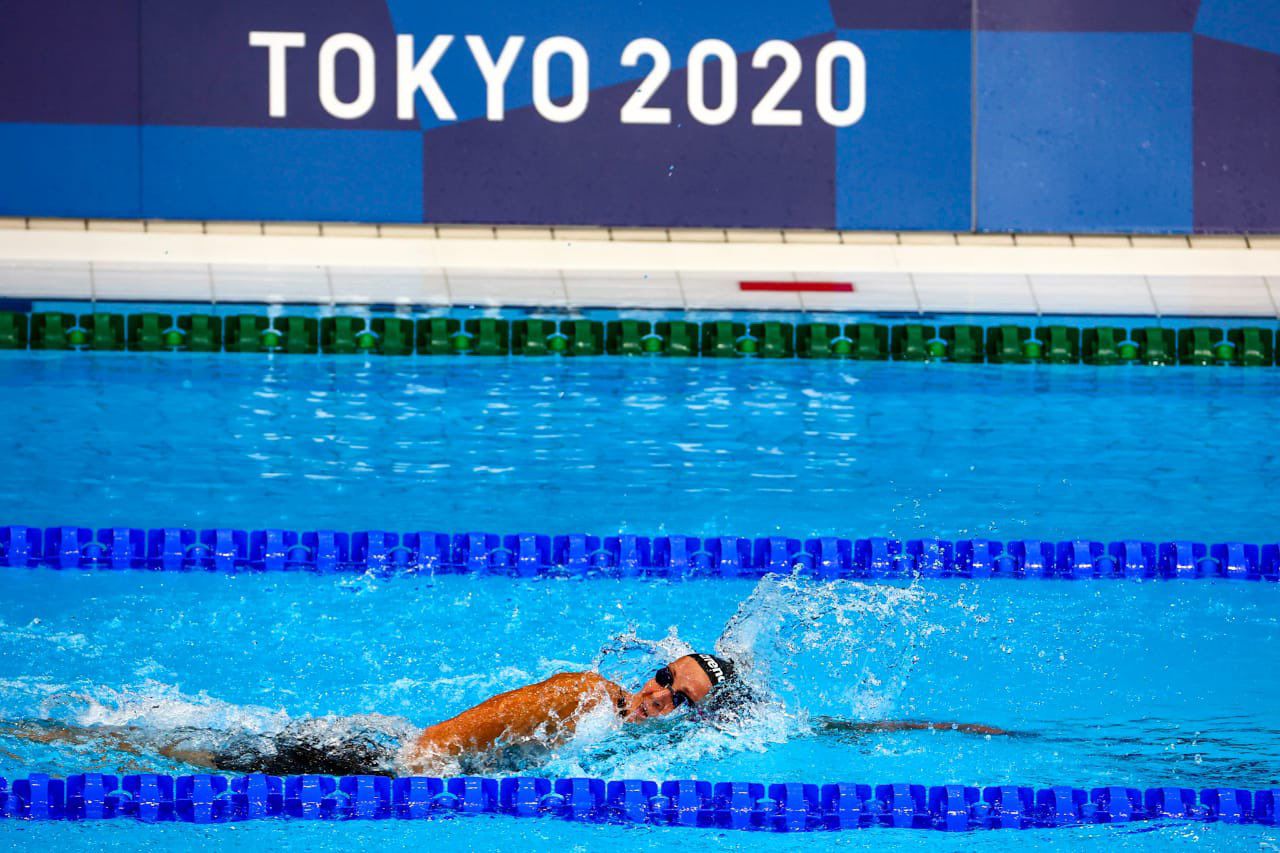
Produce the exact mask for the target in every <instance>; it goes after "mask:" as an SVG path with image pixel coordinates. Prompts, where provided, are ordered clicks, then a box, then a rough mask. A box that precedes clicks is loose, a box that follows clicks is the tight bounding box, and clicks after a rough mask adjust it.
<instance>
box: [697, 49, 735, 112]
mask: <svg viewBox="0 0 1280 853" xmlns="http://www.w3.org/2000/svg"><path fill="white" fill-rule="evenodd" d="M708 59H718V60H720V106H718V107H716V108H715V109H712V108H711V107H708V106H707V92H706V82H705V80H704V79H703V78H704V77H705V76H706V70H707V60H708ZM737 111H738V57H737V55H736V54H735V53H734V52H733V48H732V47H730V46H729V45H728V44H727V43H726V42H723V41H720V39H703V40H702V41H700V42H698V43H697V44H695V45H694V46H693V48H692V49H691V50H690V51H689V114H690V115H692V116H693V117H694V118H695V119H697V120H698V121H700V122H702V123H703V124H711V125H716V124H724V123H725V122H727V121H728V120H729V119H731V118H733V114H734V113H735V112H737Z"/></svg>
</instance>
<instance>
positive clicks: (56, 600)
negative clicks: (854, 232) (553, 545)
mask: <svg viewBox="0 0 1280 853" xmlns="http://www.w3.org/2000/svg"><path fill="white" fill-rule="evenodd" d="M1277 391H1280V379H1278V378H1276V376H1275V374H1274V373H1273V372H1272V371H1256V372H1254V371H1244V370H1214V369H1202V370H1198V369H1165V370H1156V369H1145V368H1123V369H1120V368H1110V369H1091V368H1086V367H1070V368H1044V367H1037V368H1014V367H1003V368H1002V367H998V366H972V367H968V366H958V365H910V364H849V363H839V364H836V363H810V362H800V361H797V362H783V363H776V362H775V363H762V362H734V363H722V362H711V361H683V360H661V359H654V360H648V359H639V360H630V359H628V360H618V359H581V360H560V359H546V360H520V359H465V358H461V359H454V358H443V359H409V360H390V359H372V360H369V361H365V360H364V359H362V358H346V359H342V358H325V357H305V358H287V357H280V358H269V357H257V356H247V357H244V356H230V355H219V356H207V357H206V356H189V355H181V356H175V355H156V356H149V355H141V354H121V355H112V354H93V355H88V354H39V353H21V354H3V355H2V356H0V393H3V394H4V396H5V398H6V400H9V401H11V402H12V404H11V405H6V406H4V407H2V408H0V435H5V436H8V437H11V447H10V457H9V460H8V464H7V466H6V475H5V476H4V477H2V478H0V523H5V524H8V523H21V524H31V525H54V524H60V523H76V524H85V525H88V526H95V527H96V526H110V525H116V524H119V525H130V526H137V527H151V526H162V525H188V526H212V525H220V526H231V527H269V526H282V527H292V528H315V527H326V526H329V527H337V528H339V529H352V530H354V529H361V528H382V529H391V530H400V529H439V530H465V529H482V530H494V531H503V532H506V531H516V530H524V529H531V530H538V531H543V532H575V531H589V532H593V533H600V534H605V533H614V532H618V531H627V532H635V533H645V534H657V533H663V532H668V533H687V534H691V535H705V534H716V535H724V534H730V533H732V534H741V535H762V534H767V533H772V532H781V533H785V534H788V535H794V536H807V535H845V536H866V535H877V534H883V535H892V536H900V537H906V536H909V535H914V534H922V535H928V536H943V537H963V536H970V535H979V534H981V535H990V536H992V537H994V538H1016V537H1022V536H1028V537H1041V538H1046V539H1056V538H1069V537H1077V536H1086V537H1092V538H1097V539H1103V540H1106V539H1109V538H1120V537H1132V536H1138V537H1142V538H1146V539H1166V538H1170V539H1171V538H1189V539H1200V540H1213V541H1225V540H1228V539H1240V540H1244V541H1255V542H1263V541H1275V540H1276V538H1277V531H1276V529H1275V512H1274V509H1273V503H1272V502H1270V501H1269V499H1270V497H1271V496H1272V495H1273V494H1274V490H1275V484H1276V483H1277V482H1280V460H1277V458H1276V454H1275V452H1274V449H1273V446H1274V440H1273V438H1272V432H1271V430H1270V429H1269V427H1268V420H1267V415H1268V413H1269V411H1270V409H1272V408H1274V403H1273V402H1272V401H1273V400H1274V399H1275V397H1276V392H1277ZM0 581H2V582H3V589H4V595H3V596H0V711H2V712H3V713H2V715H0V716H2V718H3V719H4V720H7V721H13V720H19V719H25V718H45V719H54V720H59V721H64V722H75V723H79V724H104V725H130V726H135V727H138V728H139V729H141V730H143V731H146V732H149V733H152V734H153V735H154V736H155V737H156V738H157V739H159V738H164V737H169V736H170V735H172V734H173V733H175V732H179V733H182V734H183V736H185V737H189V738H193V739H195V741H196V742H202V741H201V739H206V740H207V739H208V738H211V737H214V735H211V734H209V730H219V731H223V730H236V731H238V730H247V731H271V730H274V729H277V728H279V727H281V726H282V725H283V724H284V723H285V722H287V721H288V720H290V719H295V718H298V717H301V716H306V715H322V714H341V715H346V714H365V713H379V714H383V715H387V716H389V717H394V718H397V719H402V720H404V721H407V723H406V724H412V725H424V724H427V723H430V722H434V721H436V720H438V719H441V718H444V717H446V716H449V715H451V714H453V713H456V712H457V711H460V710H462V709H463V708H465V707H468V706H469V705H471V704H474V703H475V702H477V701H480V700H482V699H483V698H485V697H487V696H489V695H491V694H493V693H495V692H498V691H501V690H506V689H510V688H513V687H516V686H518V685H520V684H524V683H527V682H529V681H532V680H536V679H539V678H542V677H545V676H547V675H549V674H551V673H554V672H556V671H561V670H565V669H581V668H586V667H590V666H599V667H600V669H601V671H602V672H604V674H606V675H608V676H610V677H612V678H615V679H616V680H618V681H620V682H621V683H624V684H626V685H628V686H630V685H634V684H636V683H637V682H638V681H639V680H641V679H642V678H643V676H644V675H645V673H647V672H651V671H652V668H653V667H654V666H655V665H656V664H657V662H658V661H659V660H661V659H663V658H664V657H665V656H668V655H670V654H673V653H675V652H676V651H678V650H679V649H681V648H683V646H682V644H683V643H689V644H692V645H694V646H697V647H700V648H706V647H709V646H711V645H712V644H714V643H716V642H717V641H720V642H721V643H722V645H724V646H728V647H731V648H734V649H735V650H737V651H739V652H741V653H743V654H746V655H748V656H749V657H750V658H751V659H752V660H753V662H754V675H755V677H756V678H758V679H759V680H761V681H763V682H765V683H767V684H768V685H769V695H768V697H767V699H766V701H763V702H762V703H761V704H760V706H759V707H758V708H756V709H755V712H754V713H752V714H751V715H749V716H748V717H747V718H746V719H744V720H741V721H738V722H736V723H735V724H734V725H733V726H732V727H730V728H728V729H726V730H717V729H709V728H707V727H705V726H694V725H693V724H691V723H689V722H688V721H675V722H663V723H657V724H653V725H652V726H651V727H648V728H646V729H643V730H638V731H637V730H624V731H618V730H615V729H614V728H612V727H609V726H599V727H595V728H592V729H591V730H590V731H584V732H583V733H582V734H581V735H580V736H579V737H578V738H576V739H575V740H574V741H572V742H570V743H569V744H568V745H566V746H564V747H563V748H559V749H557V750H555V751H554V753H553V754H551V755H547V756H541V757H539V758H537V760H536V761H532V762H531V763H530V764H528V765H526V766H522V767H520V768H519V769H520V772H523V773H531V774H542V775H548V776H561V775H575V774H585V775H592V776H600V777H605V778H621V777H632V776H640V777H648V778H679V777H690V776H696V777H697V778H702V779H715V780H720V779H726V780H727V779H735V780H736V779H746V780H758V781H764V782H774V781H806V782H825V781H859V782H872V783H875V782H889V781H920V782H924V783H926V784H931V783H943V782H964V783H967V784H1001V783H1005V782H1016V783H1017V784H1026V785H1046V784H1076V785H1079V786H1082V787H1089V786H1092V785H1104V784H1120V785H1137V786H1155V785H1177V786H1185V787H1195V788H1198V787H1201V786H1204V785H1239V786H1241V787H1250V788H1258V787H1265V786H1270V785H1273V784H1275V783H1276V782H1277V780H1280V725H1277V722H1278V721H1277V717H1276V713H1275V708H1277V707H1280V683H1278V682H1277V680H1276V679H1275V678H1274V677H1273V676H1272V675H1271V673H1272V672H1273V671H1274V668H1275V662H1276V655H1275V652H1274V648H1275V644H1276V642H1277V639H1278V638H1277V634H1278V633H1280V624H1278V622H1280V620H1278V617H1277V613H1278V612H1280V611H1278V610H1277V603H1278V596H1280V590H1278V589H1277V587H1276V586H1275V585H1273V584H1259V583H1254V584H1245V583H1227V582H1217V581H1198V582H1192V583H1179V582H1159V583H1153V582H1146V583H1144V582H1129V581H1125V582H1105V583H1092V582H1076V583H1055V582H1024V583H1017V582H1001V581H987V582H981V581H979V582H960V581H954V582H935V583H929V582H920V583H917V584H914V585H911V584H899V585H890V584H882V585H877V586H863V585H860V584H857V583H854V582H850V581H840V582H835V583H827V584H824V583H819V582H815V581H804V580H799V579H777V578H774V579H766V580H764V581H761V582H759V583H756V582H752V581H730V580H694V581H689V582H685V583H666V582H640V581H611V580H595V581H588V582H581V581H569V580H543V581H528V582H525V581H518V580H515V579H510V578H496V577H474V576H441V577H437V578H426V577H416V578H409V577H400V578H393V579H372V578H361V577H335V576H313V575H276V576H270V575H245V576H224V575H204V574H191V575H168V574H152V573H141V572H137V573H134V572H129V573H101V572H84V573H82V572H54V571H29V572H28V571H9V572H6V573H5V575H4V577H3V578H0ZM735 614H736V617H735ZM820 718H837V719H841V720H854V721H866V720H880V719H930V720H942V721H959V722H977V723H986V724H989V725H994V726H999V727H1002V728H1005V729H1008V730H1010V731H1012V732H1013V733H1014V734H1013V735H1012V736H1007V737H1005V736H998V737H984V736H975V735H965V734H959V733H954V732H913V733H898V734H886V733H880V734H862V735H859V736H852V735H849V734H848V733H833V732H832V731H830V730H828V729H825V728H824V727H823V726H822V723H821V719H820ZM144 747H145V745H144ZM140 768H141V769H147V770H156V771H160V772H173V773H179V772H190V771H191V768H189V767H186V766H184V765H181V764H178V763H175V762H172V761H169V760H167V759H163V758H161V757H160V756H159V755H157V754H156V753H155V752H154V751H153V750H150V749H149V748H144V749H143V752H142V753H141V754H139V755H134V754H128V753H124V752H121V751H120V750H119V749H116V748H114V747H112V746H111V745H110V744H108V743H103V742H94V743H90V744H84V745H79V746H37V745H34V744H31V743H29V742H27V741H25V740H20V739H18V738H15V737H13V736H12V734H11V732H10V731H9V730H8V729H6V728H0V776H6V777H9V778H12V777H13V776H15V775H24V774H25V773H27V772H33V771H44V772H50V773H55V774H65V773H69V772H77V771H86V770H95V769H96V770H121V771H127V770H129V769H140ZM482 769H483V768H482ZM493 772H506V769H505V768H495V769H494V771H493ZM1150 828H1151V827H1150V826H1148V827H1145V828H1144V829H1150ZM690 833H694V835H690ZM698 833H701V835H700V836H699V835H698ZM208 836H212V837H216V838H217V839H218V840H219V841H220V842H222V843H232V844H241V845H243V846H245V847H255V848H258V847H261V846H265V845H267V844H270V845H272V846H280V847H286V848H292V847H297V848H302V847H314V846H315V845H316V844H318V843H323V841H325V840H328V841H334V840H339V843H347V844H362V845H373V844H386V845H387V846H391V847H408V846H420V845H424V844H440V845H442V846H443V847H445V848H446V849H447V848H450V847H462V846H481V845H483V846H486V847H496V848H500V849H501V848H504V847H505V848H506V849H515V848H517V847H520V848H522V849H527V847H528V846H530V845H538V846H544V845H545V846H549V845H552V844H556V845H566V844H567V845H593V844H601V845H604V844H611V845H613V844H627V843H631V842H633V841H634V842H636V843H664V844H668V843H674V844H688V843H699V844H709V845H711V844H713V845H715V846H716V847H718V848H719V847H724V848H727V849H737V848H738V847H739V846H743V845H750V846H752V847H753V848H754V847H762V848H763V849H791V848H793V847H798V846H800V845H806V846H807V845H808V844H812V843H815V839H809V840H807V841H806V840H805V839H800V840H798V841H797V840H796V839H787V838H774V837H767V838H766V837H760V836H750V837H745V836H739V835H737V834H732V833H729V834H725V833H720V832H716V831H699V830H667V829H659V828H655V827H639V828H635V827H633V828H620V827H597V826H579V825H571V824H563V823H558V822H556V821H553V820H544V821H515V820H511V819H490V818H481V819H475V820H455V821H448V822H441V823H433V824H431V825H428V826H420V825H412V824H409V823H393V824H392V825H389V826H388V825H380V826H379V825H363V826H359V825H348V826H342V827H333V826H329V827H326V828H320V829H318V828H316V827H314V826H302V825H296V826H295V825H292V824H291V825H288V826H283V825H279V824H271V823H264V824H253V825H243V826H238V827H236V828H235V829H232V828H230V827H216V828H214V829H212V830H210V829H204V828H198V827H192V826H168V827H145V826H137V825H135V824H133V823H132V822H131V821H130V822H116V823H115V824H103V825H100V826H88V825H72V824H49V825H36V824H31V825H18V824H16V823H15V822H6V824H0V844H3V843H9V844H12V845H14V846H30V845H34V844H52V843H66V841H67V840H70V839H74V840H77V841H80V842H82V843H92V844H94V845H95V846H96V845H108V846H110V845H118V846H122V847H123V846H137V845H138V844H142V843H147V842H148V839H150V840H152V841H158V842H159V843H162V844H167V845H174V846H177V845H187V844H190V843H195V842H196V841H197V840H198V839H204V838H206V837H208ZM904 836H905V837H904ZM695 837H696V838H697V840H696V841H693V840H691V839H693V838H695ZM870 838H872V836H868V835H867V834H865V833H849V834H845V835H842V836H839V837H836V836H830V837H824V838H823V839H822V840H821V842H820V843H823V844H845V845H853V844H858V845H864V844H868V843H875V844H876V845H877V846H887V847H890V848H892V847H894V846H895V845H903V846H905V845H907V844H912V845H913V846H919V845H921V844H925V845H927V846H932V847H937V848H938V849H954V846H955V845H954V843H952V842H950V841H948V840H946V839H944V838H943V837H941V836H932V835H930V836H927V837H926V838H924V839H921V838H919V837H918V836H917V834H915V833H894V832H892V831H876V832H875V833H874V842H872V841H871V840H869V839H870ZM1033 840H1043V841H1044V842H1045V843H1048V844H1056V845H1059V846H1067V845H1072V846H1073V847H1076V846H1079V845H1082V844H1088V843H1091V842H1096V843H1103V842H1104V841H1105V842H1107V843H1112V844H1115V843H1118V844H1120V845H1121V846H1122V848H1125V849H1168V848H1169V847H1171V846H1176V845H1179V844H1181V843H1186V844H1192V843H1197V842H1198V843H1200V844H1202V845H1204V846H1208V847H1210V848H1211V849H1215V848H1221V849H1230V848H1236V847H1240V848H1244V847H1248V848H1251V849H1257V847H1258V845H1259V844H1263V843H1270V844H1275V843H1277V841H1280V836H1277V833H1276V832H1275V831H1274V830H1273V829H1271V828H1266V827H1256V826H1255V827H1228V826H1219V825H1212V826H1205V825H1188V824H1178V823H1176V822H1167V823H1163V824H1160V825H1159V826H1158V828H1156V829H1155V830H1154V831H1151V832H1134V831H1133V830H1127V829H1124V828H1121V827H1088V828H1084V829H1079V830H1061V831H1052V832H1046V833H1038V832H1033V833H1030V834H1028V833H1020V834H1018V835H1017V836H1016V837H1012V836H1011V835H1009V834H1003V835H1002V834H999V833H991V834H989V835H984V836H972V837H970V838H967V839H965V842H964V846H965V847H974V848H976V849H984V847H985V848H992V849H996V848H999V849H1004V848H1006V847H1009V846H1012V845H1013V844H1025V843H1027V842H1028V841H1033Z"/></svg>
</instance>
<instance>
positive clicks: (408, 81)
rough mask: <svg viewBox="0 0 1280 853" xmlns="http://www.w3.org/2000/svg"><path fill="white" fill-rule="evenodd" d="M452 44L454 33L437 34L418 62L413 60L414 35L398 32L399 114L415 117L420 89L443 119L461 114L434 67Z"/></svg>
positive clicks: (397, 103) (397, 83) (397, 77)
mask: <svg viewBox="0 0 1280 853" xmlns="http://www.w3.org/2000/svg"><path fill="white" fill-rule="evenodd" d="M451 44H453V36H449V35H438V36H436V37H435V38H433V39H432V40H431V44H429V45H427V50H426V52H425V53H423V54H422V58H421V59H419V60H418V61H417V62H414V61H413V36H409V35H404V36H396V118H399V119H401V120H412V119H413V117H414V99H415V98H416V97H417V94H418V92H419V91H421V92H422V94H423V95H425V96H426V98H427V103H428V104H430V106H431V109H432V110H433V111H434V112H435V114H436V116H437V117H438V118H440V119H442V120H444V121H456V120H457V118H458V114H457V113H455V112H454V111H453V105H452V104H450V103H449V99H448V98H446V97H445V96H444V91H443V90H442V89H441V88H440V84H439V83H437V82H436V78H435V74H434V72H435V67H436V63H437V62H439V61H440V57H442V56H444V52H445V51H446V50H448V49H449V45H451Z"/></svg>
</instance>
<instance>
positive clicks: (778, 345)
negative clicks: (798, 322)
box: [751, 322, 796, 358]
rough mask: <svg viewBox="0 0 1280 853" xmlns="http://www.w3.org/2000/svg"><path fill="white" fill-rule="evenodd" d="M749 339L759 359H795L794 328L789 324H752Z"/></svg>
mask: <svg viewBox="0 0 1280 853" xmlns="http://www.w3.org/2000/svg"><path fill="white" fill-rule="evenodd" d="M751 337H752V338H754V339H755V340H756V348H757V352H758V354H759V355H760V357H761V358H795V355H796V351H795V339H796V327H795V326H793V325H791V324H790V323H775V322H770V323H752V324H751Z"/></svg>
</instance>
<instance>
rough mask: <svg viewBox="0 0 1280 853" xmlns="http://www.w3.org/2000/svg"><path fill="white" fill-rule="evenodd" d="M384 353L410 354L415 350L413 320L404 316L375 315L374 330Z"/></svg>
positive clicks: (377, 342)
mask: <svg viewBox="0 0 1280 853" xmlns="http://www.w3.org/2000/svg"><path fill="white" fill-rule="evenodd" d="M372 335H373V336H374V339H375V343H376V347H377V351H378V352H379V353H381V354H382V355H409V354H410V353H412V352H413V347H414V342H413V321H412V320H409V319H406V318H404V317H375V318H374V319H373V332H372Z"/></svg>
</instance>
